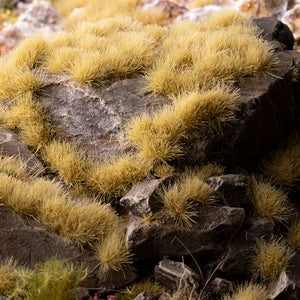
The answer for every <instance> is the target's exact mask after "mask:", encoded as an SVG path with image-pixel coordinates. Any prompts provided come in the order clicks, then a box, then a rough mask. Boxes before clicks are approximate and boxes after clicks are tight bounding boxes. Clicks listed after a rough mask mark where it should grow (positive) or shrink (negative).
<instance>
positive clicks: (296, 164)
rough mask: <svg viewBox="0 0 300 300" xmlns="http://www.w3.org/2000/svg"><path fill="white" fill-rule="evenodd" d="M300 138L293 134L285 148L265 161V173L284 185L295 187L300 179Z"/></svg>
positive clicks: (263, 169)
mask: <svg viewBox="0 0 300 300" xmlns="http://www.w3.org/2000/svg"><path fill="white" fill-rule="evenodd" d="M299 157H300V138H299V136H297V135H296V136H293V137H292V138H291V140H290V143H289V144H288V145H287V146H286V147H285V148H284V149H279V150H277V151H276V152H274V153H272V155H271V156H270V158H269V159H267V160H265V161H264V162H263V168H262V172H263V175H264V176H266V177H268V178H270V179H271V180H273V181H275V182H276V183H277V184H279V185H281V186H284V187H293V186H294V185H295V183H296V182H297V181H299V179H300V160H299Z"/></svg>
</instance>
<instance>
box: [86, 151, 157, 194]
mask: <svg viewBox="0 0 300 300" xmlns="http://www.w3.org/2000/svg"><path fill="white" fill-rule="evenodd" d="M151 167H152V164H151V162H150V161H146V160H144V159H141V158H140V157H138V156H133V155H130V154H129V155H124V156H122V157H120V158H117V157H111V158H110V160H109V161H107V162H95V163H94V164H92V166H91V168H90V169H89V170H88V172H87V173H86V182H87V184H88V185H89V186H90V187H91V188H92V189H95V190H97V191H99V192H100V193H101V194H103V195H104V196H109V195H110V194H111V195H116V196H122V195H124V193H125V192H127V191H128V188H129V187H130V186H131V185H132V184H134V183H136V182H139V181H141V180H142V179H143V178H145V177H146V176H147V174H148V173H149V171H150V169H151Z"/></svg>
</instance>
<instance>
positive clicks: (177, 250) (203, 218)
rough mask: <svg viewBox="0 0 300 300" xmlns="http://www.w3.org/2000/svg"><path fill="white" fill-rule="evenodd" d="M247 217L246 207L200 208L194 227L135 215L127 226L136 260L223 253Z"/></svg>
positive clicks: (128, 240)
mask: <svg viewBox="0 0 300 300" xmlns="http://www.w3.org/2000/svg"><path fill="white" fill-rule="evenodd" d="M244 218H245V211H244V209H243V208H235V207H227V206H223V207H200V208H199V210H198V211H197V217H196V218H195V219H194V221H195V223H194V224H193V225H192V226H191V227H186V226H185V227H184V226H180V225H178V224H174V223H172V222H170V221H168V220H155V221H153V222H152V223H150V224H146V223H145V222H144V221H143V220H142V219H141V218H138V217H136V216H131V217H130V220H129V224H128V227H127V244H128V248H129V249H130V251H131V253H133V254H134V257H135V259H137V260H141V259H151V258H157V257H161V258H162V257H164V256H166V255H172V256H175V257H181V256H182V255H190V253H192V254H197V255H214V254H217V253H220V252H223V251H224V249H226V247H227V245H228V243H229V242H230V241H231V239H232V238H233V237H234V236H235V234H236V233H237V232H238V231H239V229H240V227H241V225H242V223H243V221H244Z"/></svg>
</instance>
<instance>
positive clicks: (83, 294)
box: [74, 287, 90, 300]
mask: <svg viewBox="0 0 300 300" xmlns="http://www.w3.org/2000/svg"><path fill="white" fill-rule="evenodd" d="M74 298H75V299H76V300H89V298H90V293H89V290H88V289H87V288H85V287H78V288H77V289H76V290H75V292H74Z"/></svg>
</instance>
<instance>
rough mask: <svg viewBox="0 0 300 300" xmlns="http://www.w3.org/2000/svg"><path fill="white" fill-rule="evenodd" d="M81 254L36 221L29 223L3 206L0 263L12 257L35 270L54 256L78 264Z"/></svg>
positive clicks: (74, 247)
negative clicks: (35, 265) (37, 265)
mask: <svg viewBox="0 0 300 300" xmlns="http://www.w3.org/2000/svg"><path fill="white" fill-rule="evenodd" d="M81 255H82V253H81V252H80V250H79V249H78V248H77V247H76V246H74V245H72V244H67V243H66V242H65V241H64V240H63V239H62V238H61V237H59V236H58V235H55V234H51V233H49V232H47V231H45V230H43V229H41V228H40V227H38V226H37V225H36V224H35V223H34V222H33V221H32V222H29V221H28V222H27V221H25V220H23V219H22V218H21V217H19V216H18V215H16V214H15V213H14V212H13V211H11V210H10V209H9V208H7V207H6V206H4V205H1V206H0V259H1V260H2V259H3V260H4V259H5V258H6V257H11V256H13V257H14V258H15V259H16V260H18V262H19V264H23V265H25V266H34V264H36V263H38V262H43V261H45V260H47V259H49V258H51V257H53V256H56V257H57V258H58V259H70V260H73V261H74V262H75V261H78V260H79V258H80V257H81Z"/></svg>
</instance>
